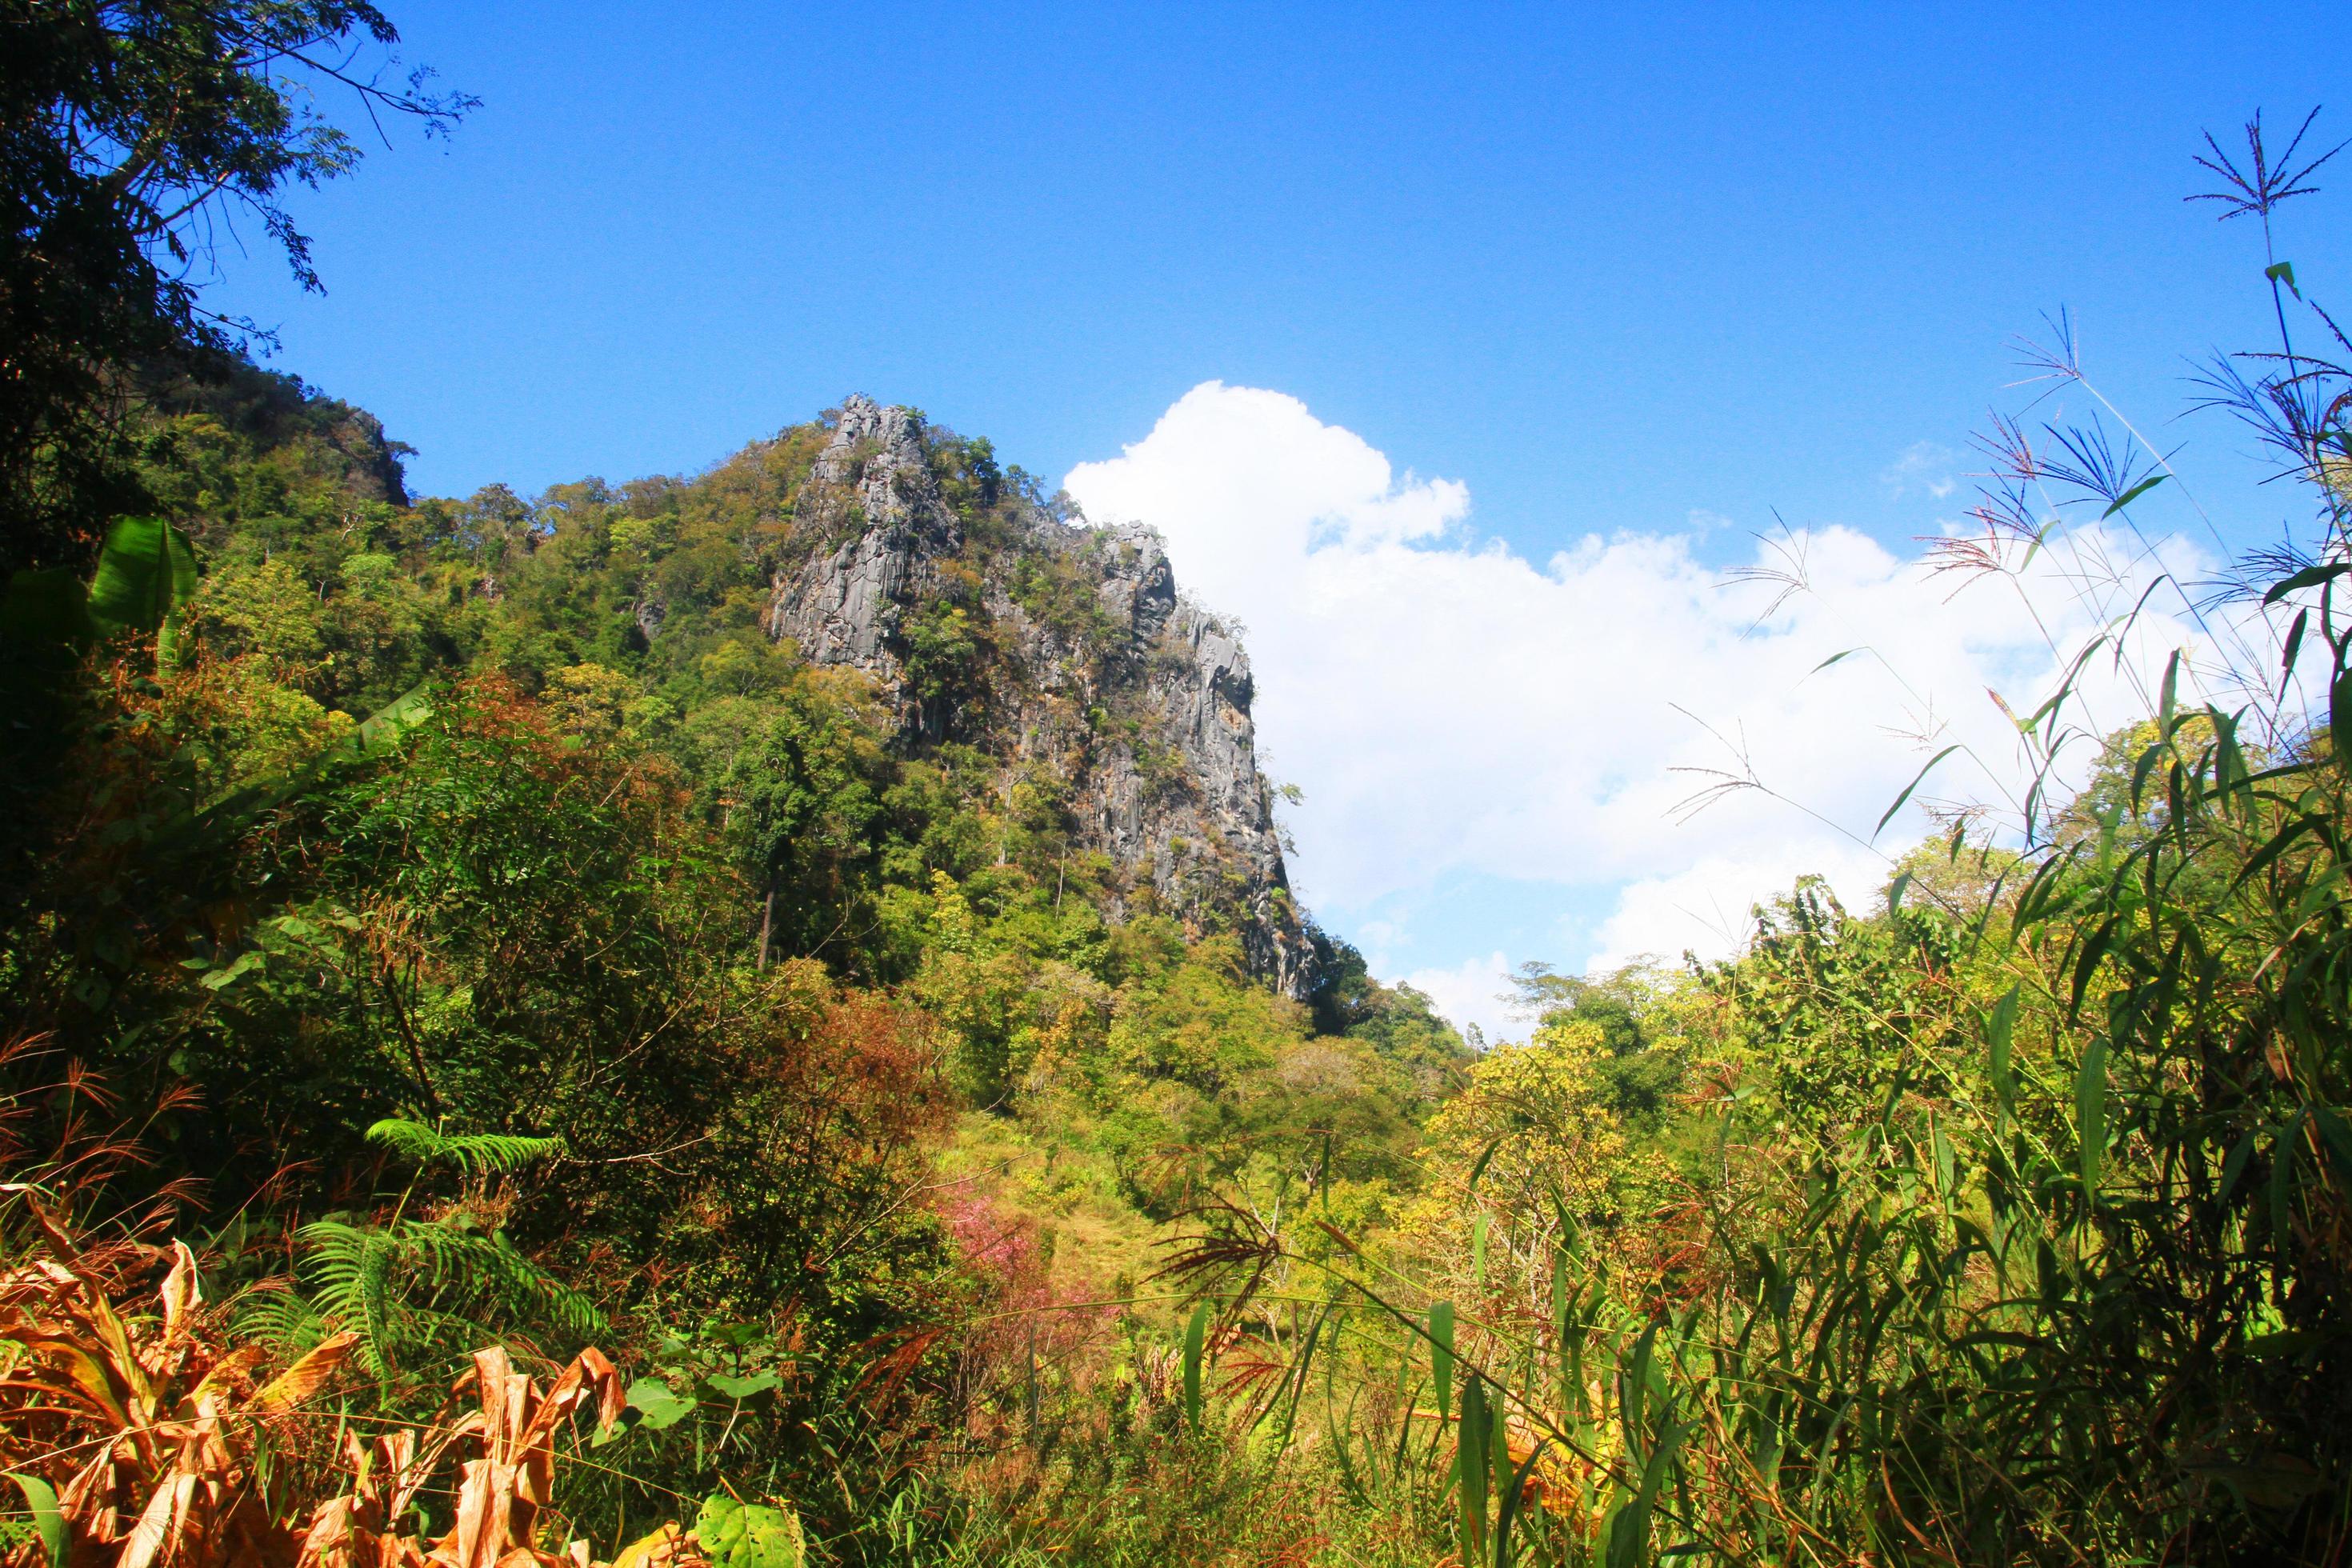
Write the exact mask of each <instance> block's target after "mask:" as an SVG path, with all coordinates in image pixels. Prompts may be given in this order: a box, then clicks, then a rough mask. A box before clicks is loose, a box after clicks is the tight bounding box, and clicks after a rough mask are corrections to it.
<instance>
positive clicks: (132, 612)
mask: <svg viewBox="0 0 2352 1568" xmlns="http://www.w3.org/2000/svg"><path fill="white" fill-rule="evenodd" d="M195 596H196V555H195V550H194V546H192V545H191V544H189V542H188V536H187V535H186V534H184V533H182V532H181V531H179V530H178V529H176V528H173V526H172V525H171V524H170V523H168V522H165V521H163V519H161V518H156V517H126V518H124V519H123V520H122V521H120V522H118V523H116V524H115V525H114V531H113V532H111V533H110V534H108V535H107V537H106V546H105V548H104V549H102V550H100V552H99V556H98V575H97V576H95V577H94V578H92V579H91V580H90V584H89V611H90V614H91V615H93V616H96V617H98V619H100V621H107V622H111V623H113V624H114V625H115V626H122V627H125V628H127V629H129V630H131V631H137V632H155V631H161V630H162V629H163V623H164V620H165V618H166V617H167V616H170V615H171V614H172V613H173V611H174V610H176V609H178V608H179V607H180V606H181V605H184V604H186V603H187V602H188V601H189V600H190V599H193V598H194V597H195Z"/></svg>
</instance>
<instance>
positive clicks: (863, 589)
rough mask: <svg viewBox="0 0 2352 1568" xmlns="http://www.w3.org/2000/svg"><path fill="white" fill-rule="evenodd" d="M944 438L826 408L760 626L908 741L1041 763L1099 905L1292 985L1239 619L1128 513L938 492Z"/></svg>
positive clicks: (1294, 976)
mask: <svg viewBox="0 0 2352 1568" xmlns="http://www.w3.org/2000/svg"><path fill="white" fill-rule="evenodd" d="M951 444H952V438H950V437H944V436H943V434H942V433H940V432H937V431H934V430H932V429H930V428H929V426H927V425H926V424H925V422H924V420H923V418H922V417H921V416H919V415H918V414H916V413H914V412H912V411H911V410H908V409H904V408H896V407H882V406H879V405H876V404H875V403H873V402H872V401H871V400H869V399H867V398H864V397H852V398H849V399H847V400H846V401H845V403H844V404H843V405H842V406H841V409H840V411H839V416H838V419H837V422H836V423H835V427H834V429H833V432H832V437H831V439H830V440H829V441H828V443H827V444H826V446H825V447H824V450H823V452H822V453H821V454H820V455H819V457H818V458H817V459H816V463H815V466H814V469H813V470H812V472H811V473H810V475H809V478H808V479H807V481H806V483H805V484H804V485H803V487H802V489H801V491H800V493H799V495H798V496H797V497H796V498H795V509H794V510H795V517H794V529H793V531H794V533H795V535H797V536H798V537H801V538H803V539H805V540H808V541H809V542H810V544H809V546H808V547H807V548H805V549H804V551H803V552H801V553H800V555H799V557H798V558H797V559H796V560H793V561H789V562H787V563H783V564H782V565H780V566H779V567H778V569H777V570H776V571H775V573H774V575H773V578H772V584H771V589H770V598H769V605H768V610H767V616H766V626H767V630H768V633H769V635H770V636H771V637H776V638H779V639H782V638H790V639H792V641H793V643H795V644H796V645H797V646H798V647H799V649H800V652H801V654H802V656H803V658H807V659H809V660H810V661H811V662H813V663H816V664H820V665H833V666H852V667H855V668H857V669H860V670H863V671H864V672H866V674H867V675H868V676H870V677H871V678H872V679H874V681H875V683H876V685H877V688H878V689H879V690H880V691H881V692H882V694H883V695H884V696H885V698H886V699H887V700H888V701H889V702H890V703H892V704H893V705H894V706H895V708H896V709H897V710H898V715H899V722H900V726H901V729H902V731H903V732H904V733H905V735H906V736H907V738H908V742H909V743H911V744H916V745H922V744H927V743H938V742H947V741H963V742H971V743H972V744H975V745H978V746H980V747H982V749H983V750H985V751H987V752H990V753H992V755H994V756H995V757H997V758H998V759H999V760H1000V762H1001V763H1003V766H1004V767H1005V769H1006V770H1007V774H1008V777H1010V776H1012V775H1013V774H1014V773H1020V772H1022V771H1024V770H1027V771H1030V772H1032V773H1038V774H1040V775H1042V776H1045V777H1050V778H1051V779H1053V780H1055V781H1056V783H1057V784H1058V786H1059V787H1060V794H1061V798H1062V800H1063V801H1064V807H1063V809H1064V810H1065V811H1066V814H1067V817H1068V822H1069V826H1070V830H1071V834H1072V838H1073V842H1074V844H1075V846H1076V848H1078V849H1079V850H1080V851H1082V852H1084V851H1092V852H1096V853H1099V854H1100V855H1102V856H1104V857H1105V858H1107V859H1108V862H1109V865H1110V867H1111V868H1112V870H1113V873H1114V877H1113V882H1112V885H1113V886H1114V888H1115V889H1118V891H1117V892H1116V893H1115V895H1114V897H1115V901H1116V902H1117V903H1118V904H1119V905H1121V906H1124V907H1134V906H1136V905H1139V904H1149V905H1150V907H1154V908H1159V909H1162V910H1169V911H1171V912H1173V913H1175V914H1177V915H1179V916H1180V917H1181V918H1184V919H1186V920H1187V921H1191V922H1192V923H1195V924H1201V925H1216V924H1227V925H1231V926H1232V927H1233V928H1234V930H1235V931H1237V933H1238V934H1239V936H1240V938H1241V941H1242V945H1243V949H1244V952H1245V953H1246V955H1247V957H1248V959H1249V962H1250V964H1251V967H1252V968H1253V969H1254V970H1255V971H1256V972H1257V973H1260V974H1262V975H1263V976H1265V978H1266V979H1267V980H1269V981H1271V982H1272V983H1274V984H1276V986H1277V987H1279V988H1280V989H1281V990H1283V991H1285V992H1286V993H1288V994H1292V995H1300V996H1303V995H1305V994H1307V991H1308V990H1309V989H1310V988H1311V987H1312V985H1313V983H1314V974H1313V973H1312V971H1313V966H1314V959H1313V949H1312V945H1311V943H1310V942H1309V941H1308V940H1307V936H1306V934H1305V932H1304V931H1303V930H1302V926H1301V922H1300V919H1299V917H1298V914H1297V910H1295V908H1294V907H1293V905H1292V902H1291V900H1290V893H1289V882H1288V877H1287V875H1286V870H1285V868H1284V865H1283V855H1282V844H1281V837H1280V833H1279V830H1278V829H1277V827H1276V823H1275V818H1274V812H1273V801H1272V791H1271V788H1270V786H1269V785H1268V784H1267V783H1266V780H1265V776H1264V775H1263V774H1262V773H1259V771H1258V767H1257V758H1256V744H1255V731H1254V729H1253V726H1252V721H1251V718H1250V701H1251V697H1252V694H1253V691H1252V682H1251V678H1250V667H1249V656H1248V655H1247V654H1246V653H1245V652H1244V650H1243V647H1242V645H1241V640H1240V638H1239V637H1237V636H1236V635H1235V634H1234V631H1233V630H1232V629H1231V628H1230V627H1229V626H1226V625H1224V624H1223V623H1222V622H1220V621H1219V620H1218V619H1217V618H1216V617H1215V616H1213V615H1212V614H1210V613H1209V612H1208V611H1206V610H1204V609H1202V607H1200V606H1199V605H1195V604H1193V603H1192V602H1191V601H1190V600H1188V599H1185V598H1184V597H1182V596H1181V595H1179V593H1178V592H1177V588H1176V581H1175V576H1174V574H1173V573H1171V571H1170V569H1169V565H1168V559H1167V556H1166V554H1165V552H1163V551H1162V550H1161V548H1160V541H1159V539H1158V537H1157V536H1156V535H1155V534H1154V533H1152V532H1151V531H1150V530H1148V529H1141V528H1133V527H1122V528H1115V529H1097V528H1091V527H1087V526H1086V525H1085V524H1084V522H1083V521H1066V518H1065V515H1064V513H1063V511H1062V510H1061V509H1057V508H1055V507H1054V506H1053V505H1051V504H1050V503H1046V502H1044V501H1043V500H1041V499H1040V498H1039V497H1038V496H1037V495H1036V494H1035V493H1034V489H1033V490H1032V491H1031V492H1029V493H1028V494H1026V495H1024V494H1021V493H1019V492H1018V490H1017V489H1016V490H1015V491H1014V492H1013V493H1011V494H1009V495H998V494H991V495H988V496H987V497H986V498H985V499H986V500H988V501H989V502H990V504H989V505H987V506H986V507H984V508H983V507H976V506H974V505H972V504H971V499H970V497H969V496H966V497H964V498H961V502H960V501H959V500H957V499H951V498H950V496H949V495H948V494H946V493H945V492H944V490H943V486H942V473H943V472H950V473H954V474H955V475H957V476H958V477H959V479H962V478H964V477H965V475H966V471H967V468H968V465H959V464H958V463H956V462H955V461H953V460H951V459H950V457H949V456H948V455H947V453H946V448H947V447H950V445H951ZM970 449H971V448H970V447H968V446H966V447H962V448H960V450H961V451H964V452H969V450H970ZM983 450H984V449H983ZM1016 472H1017V471H1016ZM1001 482H1002V481H1001V480H997V479H995V478H994V476H993V474H992V469H989V470H984V471H983V478H982V480H981V483H982V484H983V485H988V484H997V485H1001ZM964 488H965V489H970V486H969V484H967V485H965V487H964ZM1113 912H1115V913H1117V912H1123V910H1114V911H1113Z"/></svg>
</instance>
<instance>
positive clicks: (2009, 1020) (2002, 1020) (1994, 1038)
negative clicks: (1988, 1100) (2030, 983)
mask: <svg viewBox="0 0 2352 1568" xmlns="http://www.w3.org/2000/svg"><path fill="white" fill-rule="evenodd" d="M2017 1001H2018V989H2017V987H2016V986H2014V985H2012V986H2011V987H2010V988H2009V991H2008V993H2007V994H2005V995H2003V996H2002V997H2001V999H2000V1001H1998V1002H1996V1003H1994V1004H1993V1005H1992V1016H1990V1018H1988V1019H1986V1021H1985V1036H1986V1038H1987V1039H1988V1040H1989V1041H1990V1044H1991V1046H1992V1091H1993V1094H1994V1096H1995V1097H1996V1098H1998V1099H1999V1100H2000V1108H2001V1109H2002V1110H2007V1111H2011V1112H2014V1110H2015V1109H2016V1086H2015V1085H2014V1084H2013V1083H2012V1081H2011V1078H2010V1068H2009V1056H2010V1037H2011V1034H2012V1033H2013V1032H2014V1031H2015V1030H2016V1028H2017Z"/></svg>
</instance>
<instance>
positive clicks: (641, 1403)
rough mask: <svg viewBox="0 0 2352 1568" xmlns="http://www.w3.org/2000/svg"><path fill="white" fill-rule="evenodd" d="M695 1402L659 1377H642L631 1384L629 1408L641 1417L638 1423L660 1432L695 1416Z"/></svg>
mask: <svg viewBox="0 0 2352 1568" xmlns="http://www.w3.org/2000/svg"><path fill="white" fill-rule="evenodd" d="M694 1405H695V1402H694V1401H693V1400H691V1399H688V1398H685V1397H683V1396H681V1395H680V1394H678V1393H677V1390H675V1389H673V1388H671V1387H670V1385H669V1384H667V1383H664V1382H663V1381H662V1380H661V1379H659V1378H657V1377H641V1378H639V1379H637V1380H636V1382H635V1383H633V1384H629V1406H630V1408H631V1409H633V1410H635V1411H636V1413H637V1414H638V1415H639V1416H640V1417H641V1419H640V1420H639V1422H638V1423H637V1424H638V1425H639V1426H649V1427H651V1428H652V1429H653V1430H655V1431H656V1432H659V1431H663V1430H665V1429H667V1428H668V1427H671V1426H677V1424H678V1423H679V1422H681V1421H683V1420H685V1419H686V1418H687V1417H688V1416H689V1415H693V1414H694Z"/></svg>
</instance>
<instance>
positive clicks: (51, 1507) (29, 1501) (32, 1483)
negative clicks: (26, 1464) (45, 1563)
mask: <svg viewBox="0 0 2352 1568" xmlns="http://www.w3.org/2000/svg"><path fill="white" fill-rule="evenodd" d="M8 1479H10V1480H12V1481H14V1482H16V1489H17V1490H18V1491H20V1492H23V1493H24V1494H25V1506H26V1508H28V1509H30V1510H32V1511H33V1533H34V1534H36V1535H37V1536H39V1537H40V1538H41V1550H42V1551H44V1552H47V1553H48V1554H49V1568H68V1562H69V1557H68V1553H69V1552H71V1550H72V1546H71V1542H69V1540H68V1537H67V1534H66V1516H65V1513H64V1510H61V1509H59V1508H58V1494H57V1489H55V1488H53V1487H51V1486H50V1485H49V1483H48V1482H47V1481H45V1480H43V1479H40V1478H39V1477H38V1476H28V1475H25V1474H22V1473H21V1472H17V1471H13V1470H12V1471H10V1472H9V1475H8Z"/></svg>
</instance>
